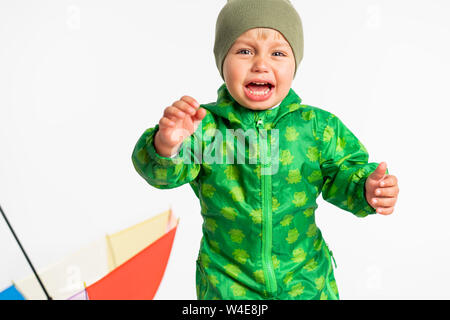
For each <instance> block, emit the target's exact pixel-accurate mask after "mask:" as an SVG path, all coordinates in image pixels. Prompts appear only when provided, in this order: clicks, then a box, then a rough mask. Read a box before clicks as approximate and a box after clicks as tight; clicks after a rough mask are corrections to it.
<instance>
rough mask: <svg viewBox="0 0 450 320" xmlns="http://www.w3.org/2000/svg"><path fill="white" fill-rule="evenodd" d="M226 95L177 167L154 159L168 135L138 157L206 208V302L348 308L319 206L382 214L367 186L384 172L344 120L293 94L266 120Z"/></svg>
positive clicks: (160, 180)
mask: <svg viewBox="0 0 450 320" xmlns="http://www.w3.org/2000/svg"><path fill="white" fill-rule="evenodd" d="M217 92H218V98H217V101H216V102H213V103H209V104H204V105H201V107H202V108H204V109H206V110H207V114H206V116H205V118H204V119H203V120H202V122H201V123H200V125H199V126H198V128H197V130H196V131H195V132H194V134H192V135H191V136H190V137H188V138H186V139H185V140H184V141H183V144H182V147H181V149H180V151H179V153H178V154H177V155H176V156H175V157H174V158H168V157H163V156H161V155H159V154H158V153H157V152H156V150H155V147H154V144H153V138H154V135H155V133H156V132H157V130H158V127H159V125H156V126H155V127H153V128H150V129H148V130H146V131H145V132H144V133H143V135H142V136H141V137H140V139H139V140H138V142H137V144H136V146H135V148H134V150H133V153H132V161H133V164H134V167H135V169H136V170H137V172H138V173H139V174H140V175H141V176H142V177H143V178H144V179H145V180H146V181H147V182H148V183H149V184H150V185H152V186H154V187H156V188H159V189H170V188H175V187H178V186H181V185H183V184H185V183H189V184H190V186H191V187H192V189H193V191H194V193H195V195H196V196H197V197H198V199H199V201H200V205H201V214H202V217H203V225H202V232H203V236H202V239H201V243H200V250H199V254H198V257H197V261H196V288H197V297H198V299H202V300H203V299H208V300H209V299H221V300H222V299H252V300H257V299H266V300H267V299H282V300H288V299H296V300H299V299H339V293H338V289H337V285H336V280H335V278H334V274H333V265H332V253H331V251H330V250H329V248H328V246H327V243H326V242H325V240H324V238H323V236H322V234H321V231H320V230H319V228H318V227H317V225H316V223H315V210H316V208H317V207H318V205H317V203H316V199H317V197H318V196H319V195H320V193H322V196H323V199H325V200H326V201H328V202H330V203H332V204H334V205H336V206H337V207H339V208H341V209H343V210H346V211H349V212H351V213H353V214H355V215H356V216H358V217H365V216H367V215H369V214H374V213H375V212H376V211H375V209H373V208H372V207H371V206H370V205H369V204H368V203H367V201H366V199H365V195H364V192H365V186H364V184H365V180H366V178H367V177H368V176H369V175H370V174H371V173H372V172H373V171H374V170H375V169H376V167H377V166H378V163H368V153H367V150H366V149H365V147H364V146H363V145H362V144H361V142H360V141H359V140H358V139H357V138H356V137H355V135H354V134H353V133H352V132H351V131H350V130H349V129H348V128H347V127H346V126H345V125H344V124H343V123H342V122H341V121H340V120H339V119H338V118H337V117H336V116H335V115H333V114H332V113H330V112H328V111H325V110H323V109H320V108H317V107H313V106H309V105H305V104H302V103H301V102H302V100H301V99H300V97H299V96H298V95H297V94H296V93H295V92H294V90H293V89H290V91H289V93H288V95H287V96H286V97H285V98H284V99H283V101H282V102H281V103H280V105H279V106H278V107H275V108H273V109H269V110H262V111H254V110H250V109H247V108H245V107H242V106H241V105H239V103H238V102H237V101H236V100H234V98H233V97H232V96H231V95H230V93H229V91H228V90H227V87H226V85H225V83H224V84H223V85H222V86H221V87H220V88H219V90H218V91H217ZM230 132H234V135H233V134H230ZM255 137H256V139H255ZM239 141H240V143H239ZM243 142H245V143H243ZM239 150H240V151H239ZM243 160H244V161H243Z"/></svg>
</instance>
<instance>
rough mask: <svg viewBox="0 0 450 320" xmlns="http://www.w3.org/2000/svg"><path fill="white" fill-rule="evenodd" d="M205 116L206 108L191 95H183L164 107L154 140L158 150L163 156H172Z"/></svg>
mask: <svg viewBox="0 0 450 320" xmlns="http://www.w3.org/2000/svg"><path fill="white" fill-rule="evenodd" d="M205 116H206V110H205V109H203V108H200V104H199V103H198V102H197V101H196V100H195V99H194V98H192V97H190V96H183V97H181V99H180V100H178V101H175V102H174V103H173V104H172V105H171V106H169V107H167V108H166V109H164V115H163V117H162V118H161V119H160V120H159V130H158V132H156V135H155V140H154V144H155V149H156V152H158V154H159V155H161V156H163V157H170V156H172V155H173V154H174V153H175V151H176V150H177V149H178V147H179V146H180V145H181V144H182V143H183V141H184V139H186V138H187V137H189V136H191V135H192V134H193V133H194V132H195V130H197V127H198V125H199V124H200V122H201V121H202V119H203V118H204V117H205Z"/></svg>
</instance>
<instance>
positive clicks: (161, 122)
mask: <svg viewBox="0 0 450 320" xmlns="http://www.w3.org/2000/svg"><path fill="white" fill-rule="evenodd" d="M159 126H160V127H165V126H166V127H174V126H175V122H173V121H172V120H170V119H168V118H166V117H162V118H161V119H160V120H159Z"/></svg>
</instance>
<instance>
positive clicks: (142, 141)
mask: <svg viewBox="0 0 450 320" xmlns="http://www.w3.org/2000/svg"><path fill="white" fill-rule="evenodd" d="M199 127H200V126H199ZM158 129H159V124H157V125H156V126H155V127H154V128H150V129H147V130H146V131H145V132H144V133H143V134H142V136H141V137H140V138H139V140H138V142H137V143H136V146H135V147H134V150H133V153H132V156H131V159H132V162H133V166H134V168H135V169H136V171H137V172H138V173H139V175H140V176H141V177H142V178H144V179H145V180H146V181H147V182H148V183H149V184H150V185H152V186H154V187H156V188H159V189H172V188H176V187H179V186H181V185H183V184H185V183H189V182H191V181H193V180H194V179H195V178H196V177H197V176H198V174H199V172H200V161H198V159H197V160H196V159H195V157H194V158H193V157H192V155H193V154H194V150H195V148H196V147H197V146H198V145H199V144H198V143H195V142H196V141H197V140H198V138H197V136H196V134H195V133H194V134H192V135H191V136H190V137H188V138H186V139H185V140H184V141H183V143H182V145H181V146H180V148H179V151H178V154H176V155H174V156H172V157H163V156H161V155H159V154H158V153H157V152H156V149H155V146H154V137H155V134H156V132H157V131H158ZM200 130H201V129H200ZM189 146H190V147H189Z"/></svg>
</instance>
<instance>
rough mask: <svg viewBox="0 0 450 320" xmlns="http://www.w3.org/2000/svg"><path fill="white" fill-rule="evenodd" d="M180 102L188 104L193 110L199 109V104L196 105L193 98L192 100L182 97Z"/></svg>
mask: <svg viewBox="0 0 450 320" xmlns="http://www.w3.org/2000/svg"><path fill="white" fill-rule="evenodd" d="M180 100H183V101H185V102H187V103H189V104H190V105H191V106H192V107H194V108H195V109H198V108H199V107H200V103H198V102H197V100H195V99H194V98H192V97H190V96H182V97H181V99H180Z"/></svg>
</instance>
